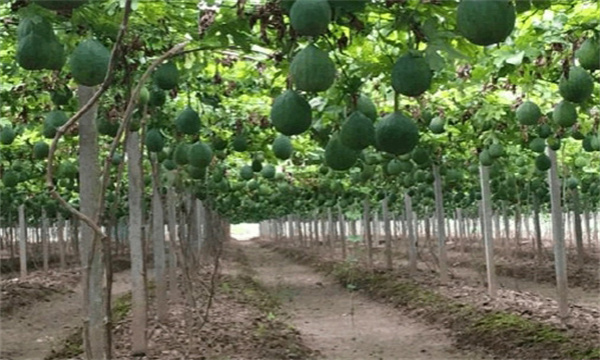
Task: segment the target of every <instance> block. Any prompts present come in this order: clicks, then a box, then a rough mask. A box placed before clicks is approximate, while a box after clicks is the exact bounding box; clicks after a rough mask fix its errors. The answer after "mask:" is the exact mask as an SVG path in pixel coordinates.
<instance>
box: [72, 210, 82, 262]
mask: <svg viewBox="0 0 600 360" xmlns="http://www.w3.org/2000/svg"><path fill="white" fill-rule="evenodd" d="M71 246H72V247H73V255H74V256H75V258H76V259H81V244H80V241H79V219H78V218H77V217H72V218H71ZM81 266H83V264H81Z"/></svg>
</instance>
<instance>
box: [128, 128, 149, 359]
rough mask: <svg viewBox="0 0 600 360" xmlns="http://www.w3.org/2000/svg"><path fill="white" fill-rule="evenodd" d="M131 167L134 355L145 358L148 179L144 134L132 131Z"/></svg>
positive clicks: (132, 350)
mask: <svg viewBox="0 0 600 360" xmlns="http://www.w3.org/2000/svg"><path fill="white" fill-rule="evenodd" d="M127 160H128V162H127V167H128V174H129V188H128V206H129V231H128V237H129V248H130V251H129V252H130V257H131V287H132V291H131V312H132V323H131V331H132V335H131V353H132V355H134V356H141V355H144V354H145V353H146V351H147V340H146V327H147V324H148V314H147V311H148V303H147V301H148V300H147V295H146V267H145V264H144V260H145V256H144V248H145V247H144V239H143V237H142V226H143V215H142V196H143V189H144V179H143V173H142V151H141V149H140V135H139V133H138V132H131V133H130V134H129V136H128V138H127Z"/></svg>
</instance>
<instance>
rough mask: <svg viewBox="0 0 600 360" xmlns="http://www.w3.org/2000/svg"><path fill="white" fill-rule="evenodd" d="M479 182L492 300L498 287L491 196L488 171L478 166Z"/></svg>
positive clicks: (489, 287) (488, 278)
mask: <svg viewBox="0 0 600 360" xmlns="http://www.w3.org/2000/svg"><path fill="white" fill-rule="evenodd" d="M479 175H480V181H481V196H482V203H483V206H482V208H483V225H484V228H483V234H484V236H483V238H484V243H485V263H486V269H487V281H488V294H489V295H490V297H491V298H492V299H494V298H495V297H496V290H497V288H498V285H497V283H496V269H495V264H494V237H493V228H492V194H491V192H490V169H489V167H487V166H483V165H479Z"/></svg>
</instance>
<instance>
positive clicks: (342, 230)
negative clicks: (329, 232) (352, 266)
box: [338, 206, 347, 261]
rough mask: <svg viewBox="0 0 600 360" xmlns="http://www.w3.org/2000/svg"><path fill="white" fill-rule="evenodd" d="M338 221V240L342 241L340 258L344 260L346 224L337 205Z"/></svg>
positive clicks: (345, 253)
mask: <svg viewBox="0 0 600 360" xmlns="http://www.w3.org/2000/svg"><path fill="white" fill-rule="evenodd" d="M338 222H339V223H340V241H341V243H342V260H344V261H345V260H346V256H347V250H346V224H345V220H344V213H343V212H342V207H341V206H338Z"/></svg>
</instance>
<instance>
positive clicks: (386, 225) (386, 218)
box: [377, 195, 394, 270]
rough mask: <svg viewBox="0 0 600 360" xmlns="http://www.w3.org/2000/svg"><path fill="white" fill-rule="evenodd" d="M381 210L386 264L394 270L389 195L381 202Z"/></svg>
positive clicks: (389, 268)
mask: <svg viewBox="0 0 600 360" xmlns="http://www.w3.org/2000/svg"><path fill="white" fill-rule="evenodd" d="M381 209H382V215H383V216H382V217H383V232H384V235H385V264H386V267H387V268H388V270H392V269H393V268H394V264H393V262H392V230H391V228H390V211H389V209H388V196H387V195H386V196H385V197H384V198H383V200H381ZM377 228H379V223H377Z"/></svg>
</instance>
